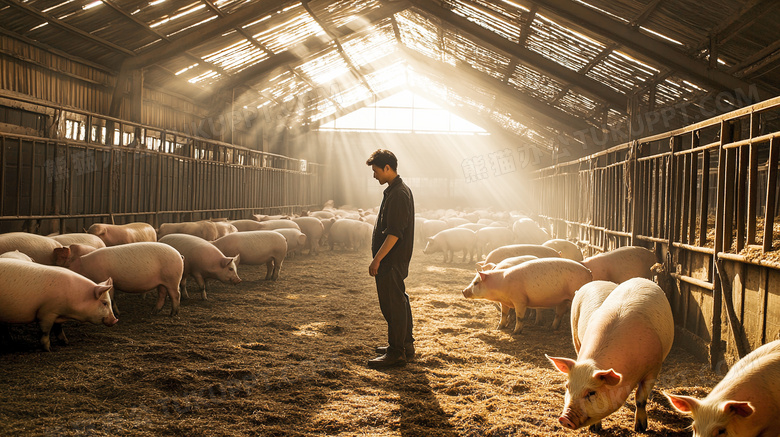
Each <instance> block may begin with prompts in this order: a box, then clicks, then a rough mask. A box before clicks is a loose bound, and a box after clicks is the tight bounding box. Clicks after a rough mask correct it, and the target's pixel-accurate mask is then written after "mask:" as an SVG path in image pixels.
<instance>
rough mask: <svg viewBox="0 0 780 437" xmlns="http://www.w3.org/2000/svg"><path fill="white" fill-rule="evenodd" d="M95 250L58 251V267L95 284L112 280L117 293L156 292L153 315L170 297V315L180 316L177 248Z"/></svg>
mask: <svg viewBox="0 0 780 437" xmlns="http://www.w3.org/2000/svg"><path fill="white" fill-rule="evenodd" d="M92 249H93V248H91V247H89V246H81V245H78V244H73V245H71V246H68V247H64V248H62V249H55V250H54V254H55V257H56V258H57V260H58V262H57V265H60V266H62V267H67V268H69V269H70V270H73V271H74V272H76V273H80V274H82V275H84V276H86V277H87V278H89V279H92V280H93V281H96V282H97V281H104V280H106V279H107V278H109V277H110V278H112V279H113V280H114V287H115V288H116V289H117V290H121V291H124V292H127V293H145V292H147V291H149V290H152V289H157V305H156V306H155V309H154V313H155V314H156V313H158V312H159V311H160V310H161V309H162V307H163V305H164V304H165V297H166V296H170V298H171V316H175V315H176V314H178V312H179V303H180V301H181V294H180V293H179V283H181V277H182V274H183V272H184V261H183V260H182V258H181V254H179V252H177V251H176V249H174V248H173V247H171V246H169V245H167V244H163V243H157V242H141V243H128V244H121V245H119V246H112V247H104V248H102V249H94V250H92ZM90 250H91V251H90ZM85 252H86V253H85ZM112 293H113V291H112ZM112 297H113V294H112ZM112 301H113V299H112ZM113 304H114V312H115V313H116V314H119V309H118V308H117V305H116V302H115V301H114V302H113Z"/></svg>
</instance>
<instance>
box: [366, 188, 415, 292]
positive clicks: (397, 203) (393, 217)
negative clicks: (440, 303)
mask: <svg viewBox="0 0 780 437" xmlns="http://www.w3.org/2000/svg"><path fill="white" fill-rule="evenodd" d="M388 235H395V236H396V237H398V241H397V242H396V243H395V246H393V248H392V249H390V252H388V254H387V255H386V256H385V257H384V258H383V259H382V262H380V263H379V270H380V271H382V270H385V269H389V268H396V269H398V270H399V272H400V273H401V275H402V277H404V278H405V277H406V276H407V275H408V274H409V261H410V260H411V259H412V250H413V249H414V197H413V196H412V191H411V190H410V189H409V187H408V186H406V184H404V182H403V180H401V177H400V176H396V177H395V179H393V182H392V183H390V185H389V186H388V187H387V188H385V191H384V197H383V198H382V205H381V206H380V207H379V215H378V216H377V219H376V225H374V234H373V237H372V239H371V253H372V255H373V256H376V253H377V252H379V248H380V247H382V243H384V241H385V238H387V236H388Z"/></svg>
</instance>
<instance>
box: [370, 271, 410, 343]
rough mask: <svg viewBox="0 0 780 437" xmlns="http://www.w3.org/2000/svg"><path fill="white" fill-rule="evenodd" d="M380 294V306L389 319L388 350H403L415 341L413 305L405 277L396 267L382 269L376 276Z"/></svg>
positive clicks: (387, 319)
mask: <svg viewBox="0 0 780 437" xmlns="http://www.w3.org/2000/svg"><path fill="white" fill-rule="evenodd" d="M374 278H375V279H376V291H377V295H379V308H380V309H381V310H382V315H383V316H385V320H386V321H387V344H388V345H389V350H388V351H394V352H402V351H404V346H405V345H409V344H412V343H414V337H412V307H411V306H410V305H409V295H407V294H406V285H404V277H403V276H401V273H400V272H399V271H398V270H397V269H395V268H389V269H388V268H384V269H380V270H379V273H377V275H376V276H375V277H374Z"/></svg>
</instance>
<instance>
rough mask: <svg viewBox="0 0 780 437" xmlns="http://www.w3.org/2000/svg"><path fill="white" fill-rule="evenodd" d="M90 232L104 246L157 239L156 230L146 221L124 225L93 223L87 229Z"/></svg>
mask: <svg viewBox="0 0 780 437" xmlns="http://www.w3.org/2000/svg"><path fill="white" fill-rule="evenodd" d="M87 232H88V233H90V234H94V235H97V236H98V237H100V239H101V240H103V242H104V243H106V246H117V245H119V244H127V243H138V242H143V241H148V242H152V241H157V232H156V231H155V230H154V228H153V227H152V225H150V224H148V223H141V222H137V223H128V224H126V225H109V224H105V223H94V224H93V225H92V226H90V227H89V229H87Z"/></svg>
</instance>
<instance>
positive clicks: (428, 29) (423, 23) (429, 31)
mask: <svg viewBox="0 0 780 437" xmlns="http://www.w3.org/2000/svg"><path fill="white" fill-rule="evenodd" d="M395 19H396V23H398V28H399V30H400V33H401V42H402V43H403V44H404V45H406V46H407V47H409V48H410V49H413V50H416V51H418V52H420V53H422V54H424V55H426V56H428V57H430V58H433V59H436V60H441V59H442V56H441V50H440V42H439V33H438V30H437V27H436V25H434V24H433V23H432V22H431V21H429V20H427V19H426V18H424V17H422V16H421V15H419V14H415V13H413V12H411V11H408V10H406V11H403V12H401V13H399V14H396V16H395Z"/></svg>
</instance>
